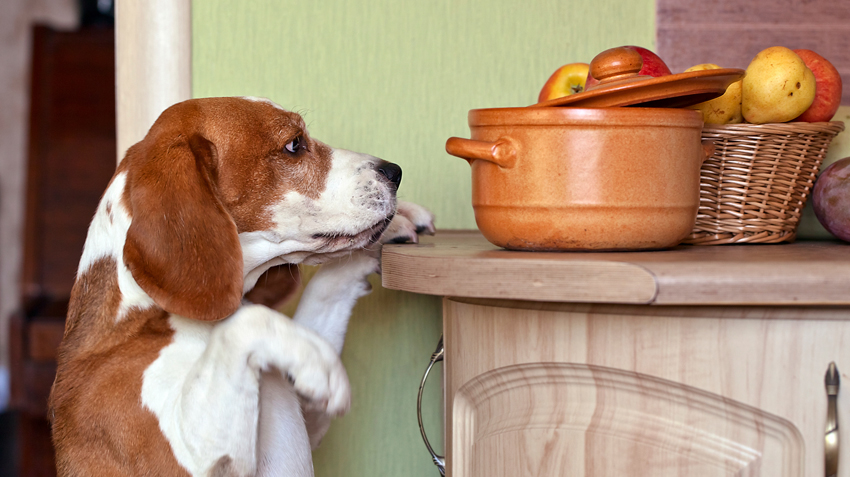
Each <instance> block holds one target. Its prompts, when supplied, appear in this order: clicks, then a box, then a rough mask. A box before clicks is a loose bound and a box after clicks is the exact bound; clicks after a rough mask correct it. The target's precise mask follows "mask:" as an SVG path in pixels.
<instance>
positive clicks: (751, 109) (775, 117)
mask: <svg viewBox="0 0 850 477" xmlns="http://www.w3.org/2000/svg"><path fill="white" fill-rule="evenodd" d="M741 92H742V96H741V109H742V112H743V114H744V119H746V120H747V121H748V122H751V123H753V124H764V123H783V122H786V121H790V120H792V119H794V118H796V117H797V116H799V115H801V114H803V112H804V111H805V110H807V109H809V106H811V104H812V101H814V99H815V75H814V74H812V70H810V69H809V68H808V67H807V66H806V64H805V63H804V62H803V60H802V59H801V58H800V57H799V56H798V55H797V54H796V53H794V52H793V51H792V50H790V49H788V48H785V47H783V46H772V47H770V48H767V49H765V50H762V51H761V52H759V54H758V55H756V57H755V58H753V61H752V62H750V65H749V66H748V67H747V74H746V75H745V76H744V80H743V84H742V89H741Z"/></svg>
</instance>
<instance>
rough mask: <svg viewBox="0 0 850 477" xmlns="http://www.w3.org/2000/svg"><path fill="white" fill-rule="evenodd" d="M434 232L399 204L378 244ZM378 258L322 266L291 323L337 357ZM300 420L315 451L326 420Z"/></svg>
mask: <svg viewBox="0 0 850 477" xmlns="http://www.w3.org/2000/svg"><path fill="white" fill-rule="evenodd" d="M434 232H435V229H434V214H432V213H431V212H430V211H429V210H427V209H425V208H424V207H422V206H419V205H417V204H413V203H410V202H404V201H399V203H398V210H397V212H396V215H395V217H393V220H392V222H391V223H390V226H389V227H388V228H387V230H386V231H385V232H384V234H383V235H382V236H381V243H403V242H414V243H416V242H418V241H419V237H418V235H419V234H427V235H433V234H434ZM379 257H380V244H378V245H375V246H374V247H373V248H372V249H370V250H361V251H357V252H352V254H351V255H350V256H348V257H344V258H341V259H337V260H335V261H333V262H329V263H326V264H324V265H322V267H321V268H320V269H319V271H318V272H317V273H316V275H315V276H314V277H313V279H312V280H310V283H308V284H307V287H306V288H305V289H304V294H303V295H302V297H301V301H300V302H299V303H298V309H297V310H296V312H295V317H294V320H295V321H296V322H298V323H300V324H303V325H305V326H307V327H309V328H311V329H313V330H314V331H316V332H317V333H319V335H321V336H322V337H323V338H325V339H326V340H328V342H329V343H330V344H331V346H333V347H334V349H336V350H337V352H338V353H341V352H342V346H343V343H344V341H345V333H346V331H347V330H348V321H349V319H350V317H351V311H352V309H353V308H354V305H355V304H356V303H357V300H358V299H359V298H360V297H362V296H364V295H366V294H368V293H369V291H370V290H371V285H370V284H369V282H368V280H367V278H368V276H369V275H370V274H372V273H376V272H380V259H379ZM304 419H305V422H306V424H307V432H308V434H309V436H310V445H311V446H312V448H313V449H315V448H316V447H318V445H319V443H320V442H321V440H322V437H324V435H325V433H326V432H327V430H328V427H330V417H329V416H328V415H327V414H326V413H322V412H315V411H311V410H307V409H305V411H304Z"/></svg>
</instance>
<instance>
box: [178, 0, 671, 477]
mask: <svg viewBox="0 0 850 477" xmlns="http://www.w3.org/2000/svg"><path fill="white" fill-rule="evenodd" d="M654 9H655V5H654V2H652V0H637V1H625V0H595V1H589V0H573V1H564V0H561V1H553V0H526V1H522V2H511V1H506V0H418V1H416V0H315V1H312V2H305V1H294V0H262V1H260V0H252V1H243V2H237V1H232V0H231V1H226V0H195V1H194V2H193V5H192V14H193V94H194V96H196V97H206V96H231V95H251V96H265V97H268V98H270V99H272V100H274V101H276V102H278V103H279V104H281V105H282V106H284V107H285V108H288V109H291V110H295V111H298V112H300V113H302V114H303V115H304V116H305V118H306V120H307V122H308V124H309V126H310V130H311V133H312V134H313V135H314V136H315V137H318V138H320V139H321V140H323V141H325V142H327V143H329V144H331V145H333V146H335V147H341V148H347V149H353V150H357V151H362V152H367V153H370V154H373V155H376V156H378V157H381V158H384V159H386V160H389V161H392V162H396V163H397V164H399V165H401V166H402V168H403V169H404V180H403V181H402V186H401V189H400V191H399V196H400V198H402V199H405V200H410V201H415V202H418V203H420V204H423V205H425V206H427V207H429V208H430V209H431V210H433V211H434V212H435V213H436V215H437V226H438V228H442V229H450V228H474V227H475V221H474V218H473V214H472V208H471V206H470V176H469V166H468V165H467V163H466V162H465V161H463V160H461V159H457V158H454V157H451V156H449V155H448V154H446V153H445V150H444V146H445V141H446V139H447V138H448V137H450V136H467V137H468V134H469V132H468V131H469V130H468V128H467V123H466V115H467V112H468V110H469V109H473V108H486V107H501V106H524V105H528V104H531V103H534V102H535V101H536V98H537V93H538V91H539V89H540V87H541V86H542V85H543V83H544V82H545V81H546V79H547V78H548V77H549V75H550V74H551V73H552V71H554V70H555V69H556V68H557V67H559V66H561V65H562V64H565V63H571V62H575V61H584V62H589V61H590V59H591V58H593V56H594V55H595V54H596V53H598V52H600V51H602V50H604V49H607V48H610V47H613V46H618V45H624V44H637V45H644V46H647V47H649V48H653V47H654V31H655V25H654ZM379 283H380V282H379V280H378V279H377V278H376V279H375V280H374V281H373V284H374V285H375V292H373V293H372V295H370V296H369V297H367V298H366V299H364V300H362V301H361V303H360V304H358V306H357V309H356V310H355V316H354V317H353V318H352V324H351V327H350V331H349V336H348V340H347V342H346V347H345V351H344V352H343V359H344V361H345V363H346V367H347V369H348V372H349V375H350V377H351V381H352V387H353V391H354V394H353V403H352V410H351V412H350V413H349V414H348V415H347V416H346V417H344V418H341V419H338V420H337V421H336V422H335V423H334V425H333V426H332V428H331V431H330V432H329V433H328V436H327V437H326V439H325V442H324V443H323V444H322V447H321V448H320V449H319V451H317V452H316V454H315V456H314V457H315V462H316V474H317V475H318V476H338V477H346V476H352V477H362V476H366V475H377V476H405V477H408V476H429V477H432V476H434V475H437V473H436V470H435V469H434V468H433V465H432V464H431V462H430V459H429V458H428V456H427V453H426V452H425V448H424V446H423V445H422V443H421V439H420V437H419V430H418V427H417V423H416V414H415V409H414V408H415V403H416V392H417V388H418V384H419V379H420V377H421V374H422V372H423V371H424V367H425V365H426V364H427V360H428V358H429V357H430V354H431V353H432V352H433V351H434V346H435V345H436V342H437V339H438V338H439V335H440V328H441V320H440V312H441V310H440V302H439V299H438V298H436V297H425V296H415V295H411V294H407V293H400V292H392V291H389V290H383V289H381V288H380V286H379ZM434 378H435V382H434V383H431V386H430V389H429V391H428V396H427V397H426V400H427V404H428V405H427V409H426V415H425V418H426V422H427V426H428V428H429V430H430V432H431V434H433V435H435V438H436V434H438V433H439V431H440V427H439V422H440V414H439V400H440V390H439V385H438V382H437V380H438V379H439V375H437V376H435V377H434ZM432 439H433V438H432ZM436 440H438V443H439V439H436Z"/></svg>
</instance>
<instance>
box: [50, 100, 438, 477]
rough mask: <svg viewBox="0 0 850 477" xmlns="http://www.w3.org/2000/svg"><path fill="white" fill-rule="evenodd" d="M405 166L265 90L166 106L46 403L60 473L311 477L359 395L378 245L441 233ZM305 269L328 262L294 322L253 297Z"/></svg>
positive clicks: (73, 312)
mask: <svg viewBox="0 0 850 477" xmlns="http://www.w3.org/2000/svg"><path fill="white" fill-rule="evenodd" d="M400 178H401V169H400V168H399V167H398V166H396V165H394V164H391V163H388V162H385V161H381V160H379V159H376V158H374V157H372V156H368V155H365V154H358V153H354V152H350V151H345V150H339V149H333V148H331V147H329V146H327V145H325V144H323V143H321V142H319V141H317V140H315V139H313V138H311V137H310V136H309V135H308V133H307V130H306V128H305V125H304V121H303V120H302V118H301V117H300V116H299V115H298V114H295V113H292V112H288V111H285V110H283V109H281V108H280V107H279V106H277V105H275V104H274V103H272V102H270V101H268V100H262V99H256V98H207V99H197V100H189V101H186V102H183V103H179V104H177V105H174V106H172V107H171V108H169V109H168V110H166V111H165V112H164V113H163V114H162V115H161V116H160V118H159V119H158V120H157V121H156V123H155V124H154V125H153V127H152V128H151V130H150V132H149V133H148V134H147V136H146V137H145V138H144V140H142V141H141V142H139V143H138V144H136V145H134V146H133V147H131V148H130V150H129V151H128V152H127V155H126V157H125V158H124V160H123V161H122V162H121V163H120V165H119V167H118V169H117V171H116V173H115V176H114V177H113V179H112V181H111V183H110V185H109V187H108V188H107V190H106V192H105V193H104V195H103V198H102V199H101V202H100V205H99V206H98V209H97V212H96V214H95V216H94V219H93V221H92V223H91V226H90V228H89V232H88V237H87V239H86V244H85V248H84V250H83V255H82V259H81V261H80V265H79V270H78V272H77V280H76V282H75V284H74V288H73V292H72V296H71V303H70V309H69V312H68V319H67V324H66V328H65V337H64V340H63V342H62V346H61V349H60V355H59V363H58V372H57V376H56V381H55V383H54V385H53V390H52V393H51V397H50V413H51V419H52V426H53V440H54V444H55V447H56V457H57V467H58V471H59V474H60V475H62V476H117V475H156V476H176V475H192V476H202V475H203V476H206V475H212V476H218V475H234V476H252V475H293V476H302V475H312V473H313V471H312V461H311V447H312V446H315V445H316V444H317V443H318V441H319V439H321V437H322V435H323V434H324V432H325V430H326V429H327V426H328V424H329V421H330V416H334V415H339V414H342V413H344V412H345V411H346V410H347V409H348V406H349V399H350V389H349V383H348V378H347V375H346V373H345V369H344V368H343V366H342V364H341V362H340V358H339V354H340V351H341V350H342V345H343V340H344V337H345V332H346V328H347V326H348V320H349V317H350V314H351V310H352V307H353V306H354V304H355V302H356V301H357V299H358V298H359V297H361V296H363V295H365V294H366V293H368V291H369V283H368V281H367V276H368V275H369V274H371V273H373V272H376V271H378V269H379V261H378V258H377V253H376V247H375V246H373V244H374V243H375V242H376V241H378V240H379V238H381V239H380V240H381V241H382V242H387V241H406V240H413V241H415V240H416V234H417V231H418V232H433V217H432V215H431V214H430V213H429V212H428V211H426V210H424V209H423V208H421V207H419V206H416V205H413V204H409V203H399V204H398V205H397V203H396V189H397V187H398V183H399V180H400ZM298 263H305V264H319V263H324V265H322V267H321V268H320V269H319V271H318V272H317V273H316V275H315V276H314V277H313V279H312V280H311V281H310V282H309V284H308V285H307V287H306V288H305V290H304V293H303V295H302V298H301V301H300V302H299V305H298V309H297V311H296V313H295V316H294V317H293V318H291V319H290V318H288V317H286V316H284V315H282V314H281V313H278V312H276V311H274V310H272V309H271V308H269V307H267V306H263V305H259V304H255V303H250V302H248V301H247V300H245V298H244V296H245V294H246V293H247V292H249V291H250V290H251V289H252V288H253V287H254V286H255V284H256V283H257V280H258V278H260V276H261V275H263V274H264V273H265V272H266V271H267V270H269V269H270V268H272V267H277V266H282V265H286V264H289V266H291V265H292V264H298ZM271 282H272V283H273V282H274V280H271ZM302 404H303V405H302Z"/></svg>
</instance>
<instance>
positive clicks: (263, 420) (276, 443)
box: [257, 372, 325, 477]
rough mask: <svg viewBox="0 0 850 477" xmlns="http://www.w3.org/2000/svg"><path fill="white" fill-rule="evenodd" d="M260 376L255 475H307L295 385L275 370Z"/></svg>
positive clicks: (308, 460)
mask: <svg viewBox="0 0 850 477" xmlns="http://www.w3.org/2000/svg"><path fill="white" fill-rule="evenodd" d="M260 379H261V381H260V419H259V423H258V432H257V437H258V439H259V441H258V444H257V445H258V449H257V477H266V476H269V477H271V476H278V477H279V476H283V475H285V476H287V477H311V476H312V475H313V456H312V454H311V452H310V451H311V448H310V439H309V437H308V435H307V429H306V427H305V425H304V416H303V415H302V411H301V402H300V400H299V398H298V395H297V394H296V393H295V388H294V387H293V386H292V383H289V382H287V381H286V380H285V379H284V378H283V376H281V375H280V374H279V373H273V372H271V373H269V372H266V373H263V374H262V377H261V378H260ZM315 412H316V414H325V413H324V412H321V411H315Z"/></svg>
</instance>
